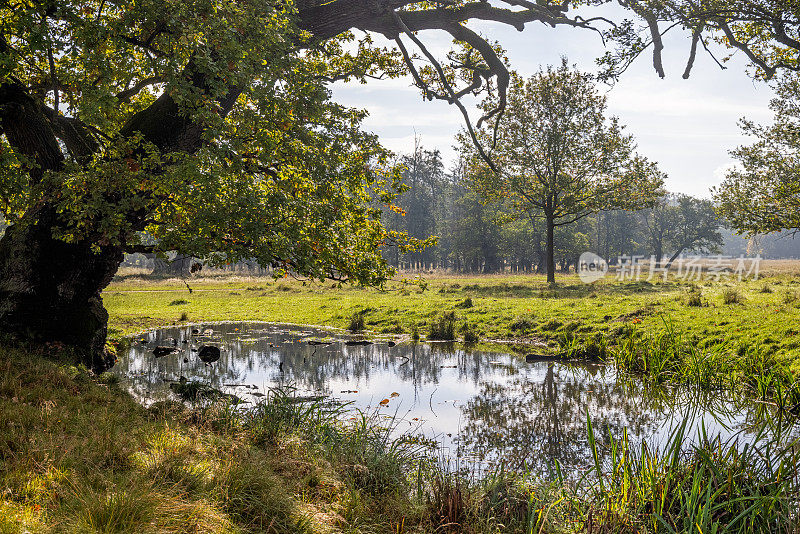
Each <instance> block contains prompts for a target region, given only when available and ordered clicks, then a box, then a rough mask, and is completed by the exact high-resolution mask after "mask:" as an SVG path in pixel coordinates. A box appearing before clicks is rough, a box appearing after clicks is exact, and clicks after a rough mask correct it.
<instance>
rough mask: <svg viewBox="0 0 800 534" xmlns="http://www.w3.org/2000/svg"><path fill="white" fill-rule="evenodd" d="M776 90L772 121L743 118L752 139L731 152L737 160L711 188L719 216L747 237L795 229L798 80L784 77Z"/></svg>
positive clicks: (799, 166) (799, 201)
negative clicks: (756, 122)
mask: <svg viewBox="0 0 800 534" xmlns="http://www.w3.org/2000/svg"><path fill="white" fill-rule="evenodd" d="M776 92H777V97H776V98H774V99H773V100H772V102H771V103H770V108H771V109H772V110H773V111H774V112H775V120H774V123H773V124H772V125H769V126H761V125H757V124H754V123H753V122H751V121H748V120H743V121H742V129H743V130H744V133H746V134H748V135H751V136H753V137H756V138H757V141H756V142H755V143H754V144H752V145H749V146H742V147H739V148H738V149H736V150H734V151H733V152H732V154H733V155H734V157H736V158H737V159H738V160H739V165H738V166H737V167H735V168H734V169H732V170H731V171H730V172H729V173H728V174H727V175H726V176H725V179H724V180H723V182H722V184H721V185H720V186H719V187H718V188H716V189H715V191H714V197H715V200H716V201H717V202H718V203H719V208H718V211H719V213H720V215H722V216H723V217H724V218H725V219H726V220H727V221H728V222H729V224H730V225H731V226H732V227H733V228H735V229H736V230H737V231H739V232H740V233H744V234H747V235H750V236H752V235H755V234H763V233H770V232H779V231H782V230H790V231H797V230H798V229H800V80H798V79H797V78H796V77H795V76H790V77H787V78H784V79H783V80H781V82H780V83H779V84H777V86H776Z"/></svg>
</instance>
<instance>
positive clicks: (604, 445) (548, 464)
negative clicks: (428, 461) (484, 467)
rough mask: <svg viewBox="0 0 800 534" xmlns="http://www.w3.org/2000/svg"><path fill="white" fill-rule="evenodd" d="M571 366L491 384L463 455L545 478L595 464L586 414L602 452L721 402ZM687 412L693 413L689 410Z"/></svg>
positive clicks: (477, 402)
mask: <svg viewBox="0 0 800 534" xmlns="http://www.w3.org/2000/svg"><path fill="white" fill-rule="evenodd" d="M586 371H591V370H589V369H571V368H568V367H565V366H559V365H555V364H552V363H551V364H549V365H547V368H546V371H545V372H544V374H543V376H542V377H541V379H532V378H530V377H516V378H514V379H512V380H510V381H509V382H507V383H504V384H494V383H487V384H484V385H483V386H482V388H481V393H480V394H479V395H477V396H475V397H474V398H472V399H471V400H470V401H469V402H468V403H467V405H466V406H465V407H464V410H463V413H464V417H465V421H466V422H465V425H464V427H463V428H462V432H461V442H460V443H459V453H460V454H462V455H468V454H470V455H473V456H474V457H477V459H479V460H482V461H490V462H497V461H503V462H505V463H506V464H507V465H508V466H509V467H512V468H517V469H519V468H523V467H527V468H529V469H531V470H533V471H535V472H539V473H544V472H547V471H548V469H550V468H552V466H553V465H554V460H558V461H559V462H560V463H561V464H562V465H564V466H565V467H566V468H567V469H570V468H575V467H581V466H586V465H589V463H590V461H591V456H590V452H589V450H588V447H587V431H586V415H587V413H588V414H589V416H590V417H591V418H592V424H593V425H594V427H595V433H596V438H597V442H598V444H599V450H600V451H601V452H602V451H606V450H607V449H608V441H609V434H610V435H611V436H613V437H614V438H615V439H619V438H620V437H621V436H622V434H623V431H627V433H628V436H629V437H630V438H631V439H632V440H635V441H639V440H640V439H641V438H646V437H648V436H650V435H652V434H653V433H654V432H655V431H656V430H658V429H659V428H660V427H662V426H663V425H664V424H665V422H666V420H667V419H668V418H669V417H671V416H673V415H676V414H675V412H676V410H677V411H678V412H679V413H680V415H679V417H680V416H681V415H690V412H691V411H692V410H694V411H697V410H701V409H704V408H706V409H707V408H710V403H712V402H713V399H711V398H706V397H704V396H702V395H697V394H691V395H690V393H689V392H688V391H684V392H683V393H682V394H680V395H678V394H676V393H675V392H673V391H665V390H653V389H651V388H646V387H645V386H644V385H643V384H641V383H636V382H632V381H627V382H625V381H617V380H615V379H614V377H613V376H610V377H609V376H605V375H606V373H608V374H612V375H613V370H611V369H608V370H606V369H600V370H596V371H595V374H594V375H593V374H592V373H591V372H586ZM684 409H685V410H687V411H686V412H684V411H682V410H684Z"/></svg>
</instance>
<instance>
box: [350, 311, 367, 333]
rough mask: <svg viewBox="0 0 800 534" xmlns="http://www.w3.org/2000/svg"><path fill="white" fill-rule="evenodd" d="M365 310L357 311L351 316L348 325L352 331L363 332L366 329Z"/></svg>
mask: <svg viewBox="0 0 800 534" xmlns="http://www.w3.org/2000/svg"><path fill="white" fill-rule="evenodd" d="M364 315H365V312H364V310H361V311H357V312H355V313H353V315H351V316H350V325H349V326H348V327H347V329H348V330H350V331H351V332H353V333H355V332H362V331H363V330H364Z"/></svg>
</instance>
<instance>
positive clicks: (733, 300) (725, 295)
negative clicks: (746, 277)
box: [722, 287, 744, 304]
mask: <svg viewBox="0 0 800 534" xmlns="http://www.w3.org/2000/svg"><path fill="white" fill-rule="evenodd" d="M722 302H724V303H725V304H741V303H742V302H744V296H743V295H742V293H741V291H739V290H738V289H737V288H735V287H727V288H725V289H723V290H722Z"/></svg>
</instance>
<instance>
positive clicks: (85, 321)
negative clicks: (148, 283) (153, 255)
mask: <svg viewBox="0 0 800 534" xmlns="http://www.w3.org/2000/svg"><path fill="white" fill-rule="evenodd" d="M27 216H28V217H31V218H33V217H34V216H35V217H36V220H35V222H34V223H33V224H24V223H25V221H24V220H23V221H22V223H18V224H15V225H13V226H11V227H9V228H8V229H7V230H6V233H5V235H4V236H3V238H2V240H0V332H2V333H3V334H4V335H5V336H7V337H10V338H12V339H14V340H18V341H24V342H31V341H32V342H36V343H59V344H64V345H67V346H68V347H70V348H71V349H73V350H74V351H75V353H76V354H77V355H78V356H79V358H80V360H81V361H82V362H83V363H85V364H86V365H87V366H88V367H90V368H92V369H94V370H96V371H100V370H105V369H107V368H109V367H110V366H111V365H113V363H114V362H113V359H110V358H109V357H108V356H107V355H106V352H105V341H106V334H107V324H108V313H107V312H106V310H105V309H104V308H103V301H102V298H101V296H100V292H101V291H102V290H103V289H104V288H105V287H106V286H107V285H108V283H109V282H110V281H111V278H112V277H113V276H114V273H115V272H116V271H117V268H118V267H119V264H120V262H121V261H122V258H123V252H122V249H121V248H119V247H100V249H99V251H95V250H92V248H91V243H85V242H84V243H66V242H64V241H61V240H59V239H54V238H53V237H52V229H53V227H54V226H56V225H57V220H56V214H55V211H54V210H52V209H48V208H40V209H39V210H35V211H34V212H32V213H30V214H28V215H27Z"/></svg>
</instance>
